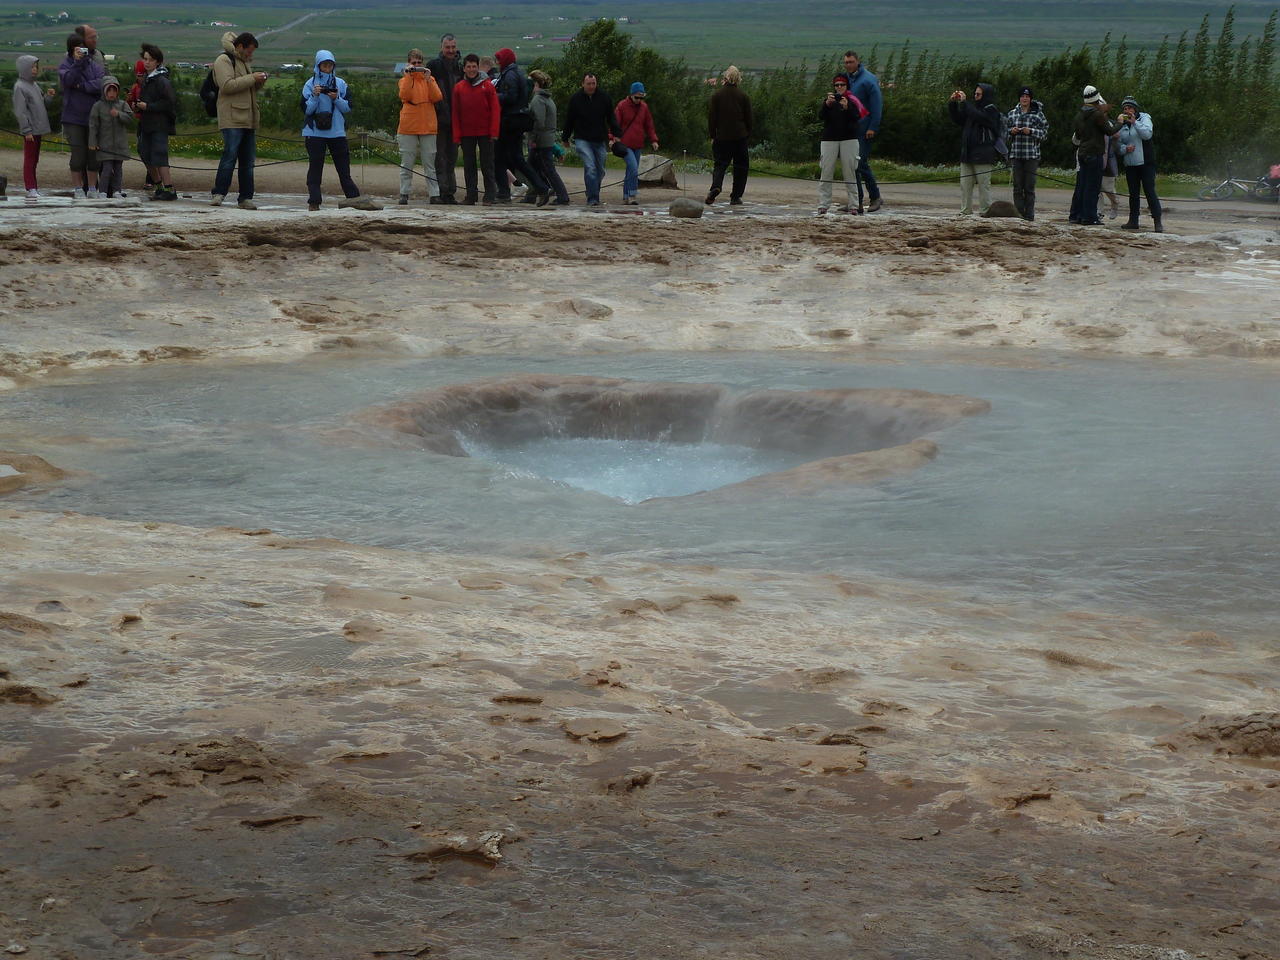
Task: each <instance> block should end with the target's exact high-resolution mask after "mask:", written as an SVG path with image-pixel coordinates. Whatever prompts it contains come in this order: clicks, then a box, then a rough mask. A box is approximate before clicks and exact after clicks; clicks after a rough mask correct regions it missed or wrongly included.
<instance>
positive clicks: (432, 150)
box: [396, 133, 440, 197]
mask: <svg viewBox="0 0 1280 960" xmlns="http://www.w3.org/2000/svg"><path fill="white" fill-rule="evenodd" d="M396 142H397V143H398V144H399V145H400V196H402V197H407V196H409V194H411V193H413V166H414V164H415V163H417V162H418V157H419V156H421V157H422V172H423V174H424V175H425V176H426V178H427V195H428V196H431V197H438V196H440V184H439V182H438V181H439V177H438V175H437V174H436V135H435V134H434V133H398V134H396Z"/></svg>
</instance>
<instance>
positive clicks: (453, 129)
mask: <svg viewBox="0 0 1280 960" xmlns="http://www.w3.org/2000/svg"><path fill="white" fill-rule="evenodd" d="M97 43H98V34H97V31H96V30H94V28H93V27H91V26H88V25H82V26H79V27H77V28H76V30H75V32H74V33H73V34H71V35H70V36H69V37H67V40H66V48H67V52H66V58H65V59H64V60H63V61H62V62H61V63H60V64H59V65H58V81H59V85H60V88H61V92H62V115H61V121H62V130H63V135H64V138H65V139H66V142H67V144H68V145H69V147H70V151H71V157H70V168H71V173H72V180H73V183H74V189H73V196H74V197H75V198H76V199H84V198H90V199H96V198H99V197H123V196H125V195H126V191H125V188H124V183H123V178H122V175H121V167H122V162H123V161H124V160H125V159H128V158H130V156H131V154H130V153H129V137H130V134H131V133H133V132H135V131H136V137H137V141H136V142H137V153H138V156H139V158H140V159H141V160H142V162H143V164H144V166H145V167H146V182H145V184H144V186H143V189H144V191H146V192H147V194H148V195H149V196H150V197H151V198H152V199H155V200H174V199H176V198H177V191H176V190H175V189H174V187H173V183H172V178H171V175H170V164H169V137H170V136H171V135H173V134H174V133H175V129H176V128H175V124H176V120H177V113H178V98H177V96H176V94H175V93H174V88H173V84H172V83H171V82H170V80H169V76H168V68H167V67H166V66H165V63H164V53H163V51H161V50H160V49H159V48H158V47H156V46H155V45H154V44H149V43H148V44H143V45H142V46H141V48H140V55H141V56H140V59H139V60H138V61H137V63H136V64H135V68H134V83H133V85H132V86H131V87H130V88H129V90H128V91H127V92H125V93H122V92H121V91H122V86H121V83H120V81H119V80H118V79H117V78H116V77H114V76H112V75H111V74H110V73H109V72H108V69H107V63H106V60H105V58H104V57H103V55H102V53H101V52H100V51H99V50H98V46H97ZM222 48H223V52H222V53H221V54H220V55H219V56H218V57H217V58H216V59H215V60H214V62H213V65H212V68H211V70H210V76H209V79H208V80H207V81H206V89H204V90H202V91H201V96H202V98H206V97H207V98H208V106H209V109H210V111H211V113H216V115H217V122H218V129H219V132H220V134H221V136H222V141H223V150H222V155H221V158H220V159H219V162H218V168H217V172H216V174H215V176H214V182H213V187H212V190H211V191H210V202H211V203H212V204H213V205H215V206H217V205H221V204H222V203H223V202H224V201H225V200H226V198H227V196H228V195H229V193H230V191H231V184H232V180H233V178H234V179H235V180H236V186H237V195H236V201H235V202H236V204H237V205H238V206H239V207H241V208H243V209H248V210H252V209H256V204H255V203H254V166H255V164H256V162H257V130H258V128H259V126H260V120H261V115H260V111H259V105H258V96H259V93H260V92H261V90H262V88H263V86H264V85H265V83H266V82H267V74H266V73H265V72H263V71H261V70H257V69H255V68H254V66H253V58H254V55H255V53H256V51H257V49H258V40H257V38H256V37H255V36H254V35H253V34H251V33H239V34H236V33H232V32H228V33H226V34H224V35H223V37H222ZM517 60H518V58H517V56H516V53H515V51H513V50H512V49H510V48H508V47H504V48H503V49H501V50H498V51H497V52H496V53H495V54H494V55H493V56H492V57H481V56H479V55H477V54H474V53H468V54H466V55H465V56H464V55H462V54H461V52H460V51H459V48H458V42H457V38H456V37H455V36H454V35H453V34H445V35H444V36H443V37H441V39H440V50H439V53H438V55H437V56H435V57H434V58H432V59H430V60H428V59H427V57H426V55H425V54H424V53H423V52H422V51H421V50H419V49H416V48H415V49H413V50H410V51H409V53H408V56H407V59H406V63H405V68H404V72H403V75H402V76H401V78H400V80H399V84H398V92H399V97H400V102H401V109H400V116H399V124H398V127H397V130H396V137H397V145H398V147H399V153H400V192H399V203H400V204H401V205H407V204H408V203H409V201H410V199H411V198H412V196H413V194H414V186H415V182H416V181H415V177H420V178H421V181H422V183H423V184H425V194H426V197H427V201H428V203H429V204H433V205H434V204H458V203H462V204H484V205H498V204H507V203H512V202H515V198H514V196H513V193H512V190H513V188H514V187H517V186H523V188H524V191H525V192H524V194H523V196H522V197H521V200H522V202H524V203H529V204H535V205H537V206H544V205H548V204H549V205H551V206H564V205H567V204H569V203H570V202H571V199H570V195H569V191H568V190H567V189H566V187H565V184H564V181H563V180H562V179H561V177H560V174H559V172H558V170H557V168H556V161H557V160H558V159H559V158H560V157H561V156H563V155H564V152H565V149H566V148H567V147H572V149H573V150H574V151H575V152H576V153H577V155H578V157H579V158H580V159H581V161H582V171H583V187H584V190H583V192H584V193H585V196H586V203H587V205H588V206H593V207H598V206H600V205H601V203H602V201H601V198H600V190H601V186H602V184H603V180H604V175H605V172H604V171H605V161H606V158H607V157H608V155H609V154H610V153H613V154H614V155H616V156H617V157H619V158H621V159H622V160H623V163H624V167H625V172H624V175H623V181H622V197H623V200H622V202H623V204H624V205H633V204H637V203H638V202H639V200H638V196H637V194H638V191H639V175H640V160H641V155H642V153H643V151H644V148H645V146H646V144H647V145H648V146H649V147H650V148H651V149H652V150H654V151H657V150H658V149H659V141H658V133H657V126H656V122H655V118H654V115H653V113H652V111H651V110H650V108H649V105H648V103H647V102H646V98H647V91H646V90H645V86H644V84H643V83H642V82H640V81H638V80H637V81H635V82H633V83H631V85H630V88H629V90H628V93H627V96H626V97H624V98H623V99H622V100H620V101H619V102H617V103H616V104H615V103H614V102H613V100H612V99H611V98H610V96H609V94H608V93H607V92H606V91H605V90H603V89H602V88H601V86H600V83H599V79H598V77H596V76H595V75H594V74H591V73H588V74H586V75H585V76H583V77H582V78H581V80H580V83H581V87H580V89H578V90H576V91H575V92H574V94H573V95H572V96H571V97H570V98H569V101H568V104H567V107H566V109H565V116H564V117H563V119H562V120H561V119H560V118H559V117H558V115H557V110H556V103H555V101H554V100H553V99H552V97H551V93H550V90H551V87H552V83H553V80H552V77H551V76H550V75H549V74H547V73H546V72H544V71H542V70H533V71H531V72H529V73H526V72H525V71H524V69H523V68H522V67H521V66H520V64H519V63H518V62H517ZM843 66H844V70H843V71H842V72H840V73H837V74H836V75H835V76H834V77H833V78H832V80H831V89H830V90H829V91H828V92H827V93H826V94H825V95H823V96H822V98H821V100H820V102H819V104H818V106H817V111H816V113H817V116H816V119H817V120H818V121H819V122H820V124H821V134H820V140H819V144H818V155H819V162H820V176H819V182H818V208H817V212H818V213H819V214H826V213H828V211H830V210H831V209H832V194H833V186H834V185H835V184H841V185H843V187H844V194H845V196H844V203H843V204H842V205H840V206H839V207H837V208H836V209H837V210H839V211H840V212H846V213H850V214H855V215H857V214H862V213H864V212H875V211H876V210H879V209H880V208H881V205H882V201H881V196H880V186H879V184H878V183H877V181H876V178H875V175H874V174H873V172H872V170H871V166H870V156H871V150H872V147H873V146H874V144H875V142H876V137H877V135H878V133H879V131H880V129H881V121H882V119H883V112H884V111H883V100H882V97H881V90H880V82H879V80H878V79H877V78H876V76H875V75H874V74H872V73H871V72H870V71H868V70H867V69H866V67H865V66H863V64H862V60H861V58H860V57H859V55H858V54H857V52H856V51H853V50H848V51H846V52H845V54H844V57H843ZM39 76H40V62H39V60H38V58H36V57H34V56H20V57H19V58H18V82H17V83H16V84H15V87H14V93H13V101H14V112H15V115H16V117H17V120H18V124H19V128H20V129H19V132H20V133H21V134H22V135H23V140H24V144H23V180H24V188H25V189H26V191H27V198H28V199H29V200H38V199H40V192H39V187H38V184H37V167H38V163H39V157H40V145H41V140H42V138H43V137H45V136H47V135H48V134H49V132H50V123H49V117H48V112H47V103H48V102H49V101H50V100H51V99H52V98H53V97H54V96H55V94H56V91H55V90H54V88H53V87H48V88H46V89H41V87H40V85H39V83H38V80H39ZM719 80H720V82H719V83H718V84H717V88H716V90H715V92H714V93H713V94H712V95H711V98H710V101H709V104H708V109H707V134H708V139H709V140H710V141H711V153H712V171H711V186H710V189H709V190H708V191H707V195H706V198H705V201H704V202H705V203H706V204H708V205H710V204H713V203H715V202H716V200H717V198H718V197H719V196H720V194H721V192H722V191H723V189H724V180H725V175H726V174H727V173H728V172H729V171H730V169H732V180H731V183H730V188H729V204H730V205H739V204H741V203H742V202H743V195H744V194H745V192H746V187H747V179H748V175H749V170H750V151H749V144H750V141H751V136H752V107H751V100H750V98H749V97H748V96H747V94H746V93H745V92H744V91H743V90H742V73H741V71H740V70H739V69H738V68H737V67H736V66H730V67H729V68H728V69H727V70H725V71H724V73H723V75H722V76H721V77H720V78H719ZM1082 100H1083V102H1082V105H1081V108H1080V110H1079V112H1078V113H1077V115H1076V116H1075V118H1074V136H1073V143H1074V144H1075V146H1076V171H1077V172H1076V187H1075V192H1074V195H1073V197H1072V202H1071V213H1070V220H1071V222H1072V223H1077V224H1081V225H1085V226H1089V225H1095V224H1098V223H1101V222H1103V219H1104V216H1109V217H1111V218H1114V217H1115V216H1116V211H1117V208H1118V202H1117V199H1116V195H1115V181H1116V177H1117V174H1118V170H1119V168H1120V167H1123V168H1124V171H1125V176H1126V179H1127V181H1128V185H1129V221H1128V222H1127V223H1125V224H1124V226H1125V227H1126V228H1128V229H1137V228H1138V215H1139V212H1140V196H1139V195H1140V193H1143V192H1145V194H1146V197H1147V203H1148V207H1149V209H1150V212H1151V214H1152V216H1153V218H1154V220H1155V229H1156V230H1157V231H1160V230H1161V229H1162V226H1161V208H1160V201H1159V199H1158V198H1157V197H1156V192H1155V170H1156V167H1155V145H1154V143H1153V142H1152V138H1153V133H1154V124H1153V122H1152V119H1151V117H1150V116H1149V115H1148V114H1146V113H1144V112H1143V111H1142V109H1141V107H1140V106H1139V104H1138V102H1137V101H1136V100H1135V99H1134V98H1133V97H1126V98H1125V99H1124V101H1123V103H1122V104H1121V116H1120V117H1119V119H1117V120H1114V121H1113V120H1111V119H1110V117H1109V116H1108V112H1109V106H1108V104H1107V102H1106V100H1105V99H1104V98H1103V97H1102V95H1101V94H1100V93H1098V91H1097V90H1096V89H1095V88H1094V87H1092V86H1087V87H1085V88H1084V93H1083V98H1082ZM300 107H301V116H302V129H301V133H302V138H303V142H304V144H305V147H306V152H307V158H308V166H307V180H306V183H307V206H308V209H310V210H319V209H320V207H321V205H322V203H323V197H322V194H321V189H320V188H321V184H322V180H323V173H324V168H325V164H326V160H328V161H331V162H332V164H333V167H334V171H335V172H336V174H337V177H338V182H339V184H340V186H341V187H342V192H343V194H344V195H345V199H343V200H342V201H340V204H339V205H340V206H352V207H357V208H361V209H377V206H378V205H377V204H376V203H374V202H373V201H372V200H371V199H370V198H368V197H366V196H362V195H361V192H360V188H359V186H358V185H357V184H356V182H355V180H354V179H353V178H352V176H351V156H350V149H349V146H348V142H347V120H348V117H350V116H351V114H352V112H353V110H355V100H354V98H353V96H352V91H351V88H350V87H349V86H348V85H347V82H346V81H345V80H344V79H343V78H342V77H341V76H339V74H338V69H337V59H336V57H335V56H334V54H333V53H332V52H331V51H329V50H318V51H317V52H316V55H315V60H314V64H313V70H312V76H311V77H310V78H309V79H308V80H307V81H306V83H305V84H304V85H303V88H302V94H301V103H300ZM948 110H949V113H950V116H951V118H952V120H954V121H955V123H956V124H957V125H959V126H960V127H961V128H962V129H961V135H960V191H961V205H960V211H961V213H963V214H971V213H973V212H974V206H973V193H974V189H975V188H976V189H977V193H978V212H980V213H986V212H988V210H989V208H990V207H991V174H992V171H993V170H994V168H995V166H996V165H997V163H999V162H1001V161H1003V160H1007V161H1008V164H1009V168H1010V171H1011V174H1012V180H1013V204H1014V208H1015V209H1016V211H1017V213H1018V215H1019V216H1021V217H1023V218H1024V219H1026V220H1034V219H1035V207H1036V177H1037V171H1038V168H1039V165H1040V149H1041V144H1042V142H1043V141H1044V139H1045V137H1046V136H1047V135H1048V132H1049V121H1048V119H1047V118H1046V116H1045V113H1044V108H1043V106H1042V105H1041V103H1040V102H1039V101H1037V100H1036V99H1035V98H1034V95H1033V92H1032V90H1031V89H1030V88H1029V87H1023V88H1022V89H1021V90H1020V91H1019V95H1018V102H1017V104H1016V105H1015V106H1014V107H1013V108H1012V109H1010V110H1008V111H1007V112H1002V111H1001V110H1000V109H999V108H998V107H997V105H996V92H995V89H994V88H993V87H992V86H991V85H990V84H987V83H979V84H978V85H977V87H976V88H975V89H974V91H973V95H972V97H971V98H970V97H969V96H968V95H966V94H965V92H964V91H963V90H956V91H954V92H953V93H952V94H951V98H950V100H949V102H948ZM460 155H461V160H462V169H463V180H462V184H461V188H459V184H458V182H457V179H456V173H457V166H458V160H459V156H460ZM837 165H839V176H838V177H837V176H836V167H837ZM419 167H421V173H419V172H418V168H419ZM459 195H460V196H459ZM1104 195H1105V196H1106V197H1108V198H1109V201H1110V206H1109V210H1104V209H1103V207H1102V205H1101V198H1102V197H1103V196H1104Z"/></svg>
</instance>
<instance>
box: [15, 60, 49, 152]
mask: <svg viewBox="0 0 1280 960" xmlns="http://www.w3.org/2000/svg"><path fill="white" fill-rule="evenodd" d="M39 61H40V58H39V57H33V56H31V55H30V54H24V55H23V56H21V57H19V58H18V81H17V82H16V83H15V84H14V85H13V115H14V117H15V118H16V119H17V121H18V132H19V133H21V134H22V135H23V136H24V137H26V136H33V137H43V136H45V135H46V134H48V133H49V132H50V129H51V128H50V126H49V111H48V109H46V107H45V96H44V91H43V90H41V89H40V85H39V84H37V83H36V82H35V81H34V80H32V79H31V68H32V67H33V66H35V64H37V63H39Z"/></svg>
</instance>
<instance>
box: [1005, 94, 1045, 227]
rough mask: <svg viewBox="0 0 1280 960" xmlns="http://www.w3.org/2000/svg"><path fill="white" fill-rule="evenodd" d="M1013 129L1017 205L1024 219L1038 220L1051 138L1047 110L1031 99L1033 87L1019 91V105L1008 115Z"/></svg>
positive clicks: (1011, 144)
mask: <svg viewBox="0 0 1280 960" xmlns="http://www.w3.org/2000/svg"><path fill="white" fill-rule="evenodd" d="M1005 125H1006V126H1008V128H1009V168H1010V170H1011V171H1012V173H1013V205H1014V206H1015V207H1017V209H1018V214H1019V215H1020V216H1021V217H1022V219H1023V220H1034V219H1035V218H1036V172H1037V171H1038V170H1039V169H1040V144H1041V142H1043V140H1044V138H1045V137H1047V136H1048V135H1049V121H1048V120H1047V119H1045V115H1044V107H1042V106H1041V105H1040V101H1039V100H1035V99H1033V98H1032V96H1031V88H1030V87H1023V88H1022V89H1021V90H1019V91H1018V105H1017V106H1015V107H1014V108H1013V109H1012V110H1010V111H1009V112H1008V113H1007V114H1005Z"/></svg>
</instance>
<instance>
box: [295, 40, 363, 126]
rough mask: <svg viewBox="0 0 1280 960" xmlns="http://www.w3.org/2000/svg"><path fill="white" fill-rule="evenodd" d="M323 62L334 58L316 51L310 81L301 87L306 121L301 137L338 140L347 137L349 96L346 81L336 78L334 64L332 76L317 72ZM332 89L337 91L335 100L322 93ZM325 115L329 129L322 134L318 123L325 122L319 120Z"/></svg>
mask: <svg viewBox="0 0 1280 960" xmlns="http://www.w3.org/2000/svg"><path fill="white" fill-rule="evenodd" d="M326 60H333V54H332V53H330V52H329V51H328V50H317V51H316V65H315V70H314V72H313V73H312V76H311V79H310V80H308V81H307V82H306V83H305V84H303V85H302V102H303V104H304V105H305V107H304V109H305V112H306V117H307V122H306V124H305V125H304V126H303V128H302V135H303V136H304V137H328V138H337V137H345V136H346V135H347V120H346V117H347V114H348V113H350V112H351V95H350V94H349V93H348V91H347V81H345V80H343V79H342V78H341V77H340V76H338V73H337V63H336V61H335V62H334V72H333V73H323V72H322V71H321V70H320V64H322V63H324V62H325V61H326ZM333 89H336V90H337V91H338V99H336V100H334V99H333V98H332V97H330V96H329V94H328V93H326V92H324V91H326V90H333ZM326 115H328V116H330V120H331V122H330V124H329V129H327V130H323V129H321V128H320V127H319V126H317V123H320V124H323V123H324V120H323V119H320V118H322V117H324V116H326Z"/></svg>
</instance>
